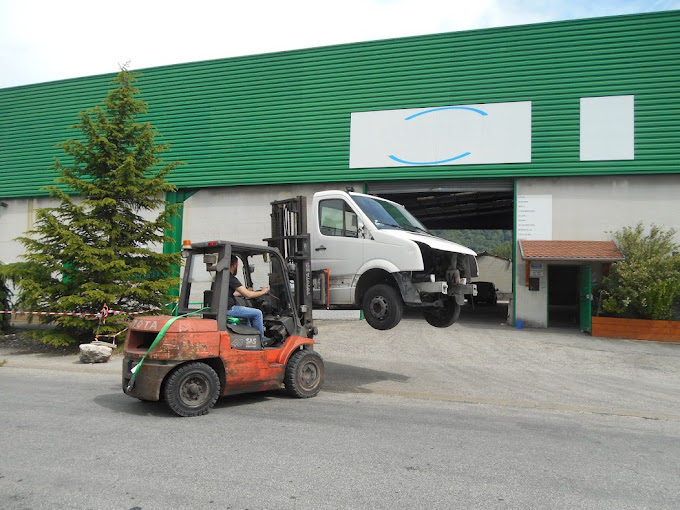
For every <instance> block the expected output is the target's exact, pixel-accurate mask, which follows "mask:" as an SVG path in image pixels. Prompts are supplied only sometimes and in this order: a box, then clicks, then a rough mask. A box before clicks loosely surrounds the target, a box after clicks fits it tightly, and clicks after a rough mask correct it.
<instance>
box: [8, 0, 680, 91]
mask: <svg viewBox="0 0 680 510" xmlns="http://www.w3.org/2000/svg"><path fill="white" fill-rule="evenodd" d="M673 7H676V8H677V7H680V0H662V1H657V2H649V1H647V0H628V1H626V0H603V1H602V2H592V1H591V0H588V1H585V0H571V1H570V0H545V1H539V0H344V1H343V0H250V1H249V2H243V1H239V2H235V1H225V0H195V1H194V2H191V3H190V2H187V1H186V0H184V1H179V0H117V1H116V2H113V3H111V2H100V1H96V0H60V1H44V0H43V1H38V0H22V1H17V2H13V1H12V2H10V1H7V0H3V1H0V62H1V63H2V69H3V72H2V77H1V78H0V87H7V86H12V85H18V84H25V83H35V82H38V81H48V80H57V79H63V78H71V77H75V76H86V75H92V74H101V73H112V72H115V71H116V70H117V69H118V65H119V64H123V63H125V62H128V61H130V62H131V67H132V68H133V69H141V68H146V67H153V66H158V65H168V64H173V63H179V62H188V61H196V60H209V59H216V58H226V57H232V56H238V55H251V54H257V53H267V52H273V51H285V50H290V49H297V48H309V47H316V46H326V45H331V44H340V43H345V42H357V41H368V40H376V39H386V38H394V37H405V36H412V35H422V34H431V33H439V32H448V31H457V30H466V29H472V28H486V27H490V26H501V25H513V24H518V23H536V22H541V21H548V20H553V19H564V18H573V17H587V16H589V15H603V14H616V13H620V12H635V11H636V10H652V9H669V8H673ZM589 13H593V14H589Z"/></svg>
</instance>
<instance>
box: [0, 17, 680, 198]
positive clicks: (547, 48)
mask: <svg viewBox="0 0 680 510" xmlns="http://www.w3.org/2000/svg"><path fill="white" fill-rule="evenodd" d="M678 34H680V11H668V12H661V13H652V14H640V15H628V16H614V17H605V18H594V19H585V20H576V21H563V22H553V23H543V24H536V25H524V26H513V27H504V28H493V29H485V30H473V31H465V32H453V33H444V34H436V35H427V36H419V37H409V38H401V39H390V40H384V41H374V42H365V43H355V44H345V45H338V46H329V47H322V48H313V49H305V50H298V51H288V52H282V53H271V54H264V55H254V56H247V57H239V58H230V59H221V60H212V61H205V62H194V63H187V64H178V65H172V66H164V67H156V68H150V69H146V70H143V71H142V76H141V77H140V78H139V81H138V83H137V85H138V87H139V88H140V90H141V92H142V94H141V98H142V99H144V100H145V101H147V102H148V104H149V113H148V115H147V120H149V121H151V122H152V123H153V124H154V125H155V126H156V128H157V129H158V131H159V132H160V133H161V134H162V135H163V136H162V138H159V139H158V141H159V142H162V143H168V144H170V146H171V149H172V151H171V152H169V153H166V154H165V159H166V160H167V161H171V160H174V159H179V160H182V161H184V162H186V163H188V164H187V165H185V166H181V167H179V168H178V169H177V170H176V171H175V173H174V174H173V176H172V180H173V182H174V183H175V184H176V185H178V186H179V187H181V188H198V187H210V186H235V185H254V184H279V183H309V182H333V181H345V180H348V179H351V180H355V181H356V180H364V181H375V180H385V179H388V180H392V181H394V180H405V179H442V178H466V179H470V178H491V177H521V176H558V175H596V174H600V175H602V174H644V173H680V165H679V163H678V162H679V161H680V142H679V140H680V87H678V83H680V36H678ZM113 76H114V74H110V75H102V76H92V77H86V78H78V79H73V80H64V81H58V82H50V83H42V84H37V85H28V86H22V87H13V88H7V89H0V197H1V198H11V197H26V196H39V195H43V194H44V192H43V191H40V188H41V187H43V186H45V185H48V184H51V183H52V180H53V178H54V172H53V170H51V166H52V163H53V158H54V157H55V156H57V157H62V156H63V153H62V152H61V150H60V149H58V148H55V144H57V143H59V142H62V141H64V140H65V139H67V138H71V137H74V136H77V135H78V132H77V131H74V130H68V129H67V128H68V126H70V125H73V124H75V123H76V122H77V113H78V112H79V111H83V110H86V109H88V108H90V107H93V106H96V105H98V104H101V103H102V102H103V100H104V98H105V96H106V93H107V91H108V89H109V83H110V80H111V79H112V78H113ZM630 94H633V95H635V159H634V160H629V161H580V159H579V111H580V110H579V109H580V98H581V97H592V96H610V95H630ZM511 101H532V161H531V163H514V164H490V165H455V166H429V167H424V166H418V167H399V168H366V169H351V170H350V169H349V166H348V161H349V133H350V114H351V113H352V112H359V111H373V110H389V109H402V108H426V107H434V106H441V105H457V104H480V103H493V102H511Z"/></svg>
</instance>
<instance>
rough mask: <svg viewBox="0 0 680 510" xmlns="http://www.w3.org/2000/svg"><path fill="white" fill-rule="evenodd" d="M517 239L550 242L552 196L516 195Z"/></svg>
mask: <svg viewBox="0 0 680 510" xmlns="http://www.w3.org/2000/svg"><path fill="white" fill-rule="evenodd" d="M515 232H516V233H517V239H527V240H537V241H550V240H552V195H517V228H516V229H515Z"/></svg>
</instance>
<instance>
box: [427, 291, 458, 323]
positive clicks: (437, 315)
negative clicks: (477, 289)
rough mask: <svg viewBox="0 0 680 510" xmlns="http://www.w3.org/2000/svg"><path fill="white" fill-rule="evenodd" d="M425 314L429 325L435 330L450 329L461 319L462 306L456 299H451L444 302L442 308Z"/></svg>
mask: <svg viewBox="0 0 680 510" xmlns="http://www.w3.org/2000/svg"><path fill="white" fill-rule="evenodd" d="M423 314H424V315H425V320H426V321H427V322H428V324H430V325H432V326H434V327H435V328H448V327H449V326H450V325H451V324H453V323H454V322H456V321H457V320H458V317H460V305H459V304H458V303H457V302H456V299H455V298H453V297H450V298H448V299H447V300H446V301H444V306H443V307H442V308H434V309H432V310H425V311H424V312H423Z"/></svg>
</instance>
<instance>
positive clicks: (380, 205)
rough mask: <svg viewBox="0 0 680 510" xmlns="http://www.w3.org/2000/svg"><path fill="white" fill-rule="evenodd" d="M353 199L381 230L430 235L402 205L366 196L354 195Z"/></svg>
mask: <svg viewBox="0 0 680 510" xmlns="http://www.w3.org/2000/svg"><path fill="white" fill-rule="evenodd" d="M352 198H353V199H354V201H355V202H356V203H357V205H358V206H359V207H360V208H361V210H362V211H363V212H364V214H366V216H368V218H369V219H370V220H371V222H373V224H374V225H375V226H376V227H378V228H379V229H395V228H396V229H402V230H408V231H409V232H424V233H426V234H429V232H428V230H427V229H426V228H425V227H424V226H423V224H422V223H420V222H419V221H418V220H417V219H416V218H415V217H414V216H413V215H412V214H411V213H410V212H408V211H407V210H406V208H405V207H404V206H402V205H399V204H395V203H393V202H388V201H386V200H380V199H379V198H373V197H366V196H358V195H352Z"/></svg>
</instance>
